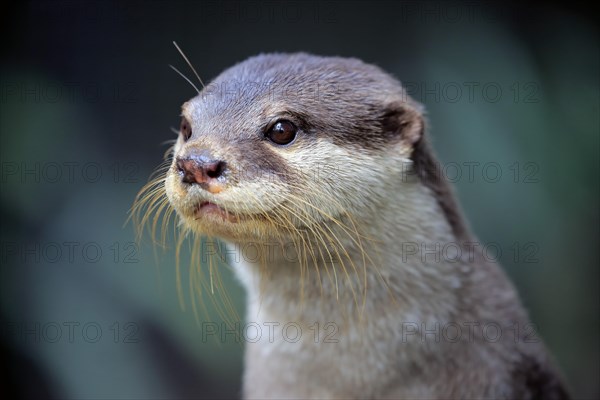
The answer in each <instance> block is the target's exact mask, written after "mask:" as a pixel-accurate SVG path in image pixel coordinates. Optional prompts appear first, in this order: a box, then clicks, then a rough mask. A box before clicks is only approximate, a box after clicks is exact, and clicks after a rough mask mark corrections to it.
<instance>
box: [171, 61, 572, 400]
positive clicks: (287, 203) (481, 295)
mask: <svg viewBox="0 0 600 400" xmlns="http://www.w3.org/2000/svg"><path fill="white" fill-rule="evenodd" d="M183 114H184V116H185V117H186V118H188V119H189V121H190V123H191V125H192V128H193V129H192V130H193V133H192V135H191V138H190V139H189V140H188V141H184V140H183V139H182V138H180V139H179V140H178V142H177V144H176V145H175V148H174V157H175V158H177V157H184V156H185V157H187V156H189V155H190V153H192V154H193V153H194V152H195V151H199V150H209V151H210V152H211V154H213V155H215V156H217V157H220V159H222V160H223V161H224V162H226V164H227V165H228V168H229V170H228V171H227V174H226V175H224V177H225V178H226V179H225V178H224V185H225V189H224V190H223V191H222V192H220V193H219V194H218V195H213V194H210V193H206V191H203V190H202V189H201V188H199V187H197V186H194V185H186V184H183V183H182V182H181V176H180V175H179V174H178V172H177V170H176V168H174V167H172V168H171V169H170V170H169V171H168V173H167V176H166V188H167V194H168V196H169V200H170V202H171V204H172V206H173V207H174V208H175V210H176V211H177V213H178V214H179V216H180V217H181V220H182V223H183V225H184V226H185V227H187V228H188V229H191V230H193V231H194V232H196V233H198V234H204V235H209V236H217V237H220V238H223V239H225V240H227V241H228V242H229V243H230V244H231V245H233V246H239V245H241V244H247V243H252V242H253V243H258V244H259V245H260V246H259V247H260V249H261V250H260V257H259V260H258V261H252V262H236V263H234V264H235V265H234V267H235V268H236V272H237V273H238V276H239V278H240V280H241V281H242V283H243V284H244V286H245V287H246V289H247V290H248V297H249V298H248V320H249V321H251V322H263V323H264V322H268V321H277V322H280V323H281V324H284V323H285V322H289V321H294V322H295V323H297V324H298V325H299V326H301V327H303V328H304V329H305V332H307V330H308V329H310V326H311V325H312V324H314V323H315V322H319V323H321V324H324V323H326V322H328V321H329V322H334V323H335V324H336V326H337V328H338V329H339V334H340V337H339V342H337V343H335V344H324V343H314V342H312V341H311V340H310V338H306V337H303V338H302V340H300V341H299V342H298V343H297V344H290V343H288V342H285V341H282V340H281V339H279V340H276V341H275V342H269V341H266V340H264V338H261V340H259V341H258V342H256V343H248V344H247V354H246V372H245V378H244V393H245V396H246V397H248V398H264V397H273V398H282V397H288V398H527V399H534V398H551V399H561V398H567V397H568V396H567V392H566V390H565V389H564V386H563V384H562V383H561V379H560V377H559V374H558V373H557V372H556V369H555V368H554V366H553V363H552V362H551V361H549V357H548V356H547V353H546V350H545V349H544V346H543V345H542V344H541V343H539V342H530V341H528V340H527V335H526V334H524V333H523V331H522V329H521V330H519V332H518V333H515V335H514V337H507V336H508V335H505V336H504V337H502V338H501V339H500V340H497V341H490V340H489V338H487V337H485V335H483V334H482V333H481V332H475V333H474V334H473V335H472V336H470V337H468V338H466V337H462V336H461V337H460V340H458V341H456V342H453V341H452V340H446V339H444V340H441V341H438V340H434V341H430V340H426V339H427V335H426V331H425V332H424V331H423V329H425V330H426V329H428V328H427V326H431V325H432V324H434V325H435V324H446V325H444V326H448V324H452V323H456V324H461V323H462V324H465V323H477V324H491V323H493V324H498V325H499V326H501V327H502V328H503V329H510V327H511V326H515V325H516V326H518V327H519V328H523V326H526V325H527V324H528V318H527V315H526V312H525V311H524V309H523V308H522V306H521V305H520V302H519V300H518V296H517V294H516V292H515V290H514V288H513V286H512V285H511V284H510V282H509V281H508V279H507V278H506V277H505V275H504V273H503V272H502V271H501V269H500V268H499V267H498V266H497V265H494V264H492V263H490V262H489V261H487V260H485V259H484V257H483V256H482V254H481V252H480V251H477V250H476V251H475V252H474V254H472V256H471V257H466V256H462V257H460V259H458V260H455V261H453V262H450V261H447V260H442V261H432V260H431V259H427V258H423V257H421V255H420V254H416V255H415V254H410V253H409V251H408V250H407V247H406V245H407V244H411V243H413V244H415V243H416V244H425V245H426V246H435V245H436V244H437V245H439V244H442V245H445V244H449V243H456V244H458V246H459V247H460V248H461V249H462V250H465V251H466V249H467V248H466V247H465V246H466V245H465V242H466V241H469V240H473V239H472V235H471V234H470V233H469V230H468V227H467V224H466V223H465V221H464V219H463V217H462V215H461V212H460V210H459V207H458V205H457V203H456V201H455V198H454V196H453V194H452V190H451V188H450V186H449V185H448V183H447V182H446V181H445V180H444V179H443V177H442V176H441V174H439V173H437V172H436V171H437V164H436V160H435V156H434V154H433V152H432V149H431V148H430V145H429V143H428V139H427V137H426V135H425V122H424V116H423V111H422V107H421V106H420V105H419V104H417V103H416V102H414V101H413V100H412V99H410V98H409V97H408V96H407V95H406V93H405V91H404V89H403V88H402V86H401V85H400V83H399V82H398V81H397V80H395V79H394V78H392V77H391V76H390V75H388V74H386V73H385V72H383V71H382V70H381V69H379V68H377V67H375V66H372V65H368V64H365V63H363V62H361V61H359V60H356V59H345V58H338V57H316V56H310V55H307V54H292V55H286V54H270V55H261V56H257V57H254V58H251V59H249V60H247V61H244V62H243V63H240V64H238V65H236V66H234V67H232V68H230V69H228V70H226V71H225V72H223V73H222V74H221V75H220V76H218V77H217V78H216V79H215V81H214V82H213V83H212V84H210V85H208V86H207V87H206V88H205V89H204V90H203V92H202V93H200V95H199V96H198V97H196V98H194V99H192V100H190V101H189V102H188V103H186V104H185V105H184V107H183ZM277 119H287V120H290V121H292V122H293V123H294V124H295V125H296V126H297V127H298V128H299V132H298V135H297V138H296V140H295V141H294V142H293V143H291V144H289V145H286V146H276V145H273V143H270V142H269V141H268V140H267V139H266V138H265V129H266V127H267V126H269V124H271V123H272V122H273V121H276V120H277ZM316 166H328V167H332V168H333V169H334V171H335V174H333V175H328V176H319V177H318V178H315V179H311V178H309V176H311V174H310V172H312V171H313V170H315V169H316ZM248 171H255V173H250V174H249V173H248ZM313 178H314V176H313ZM207 201H208V202H212V203H215V204H218V205H219V206H220V207H221V208H222V209H224V210H226V211H227V212H231V213H233V214H235V215H237V216H239V217H240V219H239V222H237V223H228V222H226V221H221V220H219V219H218V218H214V217H210V218H209V217H206V216H200V217H196V214H194V212H195V211H194V210H197V208H195V207H197V205H198V204H199V203H200V202H207ZM325 239H329V240H331V241H332V242H333V243H332V244H327V240H325ZM270 240H275V241H276V243H279V245H278V246H276V247H275V250H274V252H271V253H268V252H267V250H266V249H267V247H266V246H267V244H268V242H269V241H270ZM286 242H287V243H292V244H293V247H292V248H293V249H294V251H295V254H296V255H297V256H298V258H297V259H296V260H290V259H289V258H286V257H285V256H284V252H283V249H284V245H285V243H286ZM241 254H242V255H243V254H244V252H243V251H241ZM406 324H409V325H410V326H411V327H412V326H417V327H418V332H417V333H416V337H413V336H410V338H409V340H408V341H404V340H403V331H402V329H404V327H405V326H406ZM412 324H414V325H412ZM422 324H425V328H423V325H422ZM427 324H429V325H427ZM505 333H506V332H505ZM424 334H425V340H423V335H424Z"/></svg>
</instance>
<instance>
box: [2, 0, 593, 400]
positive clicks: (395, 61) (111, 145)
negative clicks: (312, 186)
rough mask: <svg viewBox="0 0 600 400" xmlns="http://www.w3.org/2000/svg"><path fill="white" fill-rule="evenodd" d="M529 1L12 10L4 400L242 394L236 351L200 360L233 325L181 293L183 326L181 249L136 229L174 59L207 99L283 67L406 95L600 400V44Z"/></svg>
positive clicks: (175, 84) (6, 81) (530, 304)
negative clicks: (270, 57) (247, 65)
mask: <svg viewBox="0 0 600 400" xmlns="http://www.w3.org/2000/svg"><path fill="white" fill-rule="evenodd" d="M524 3H525V2H509V3H506V2H502V3H476V2H441V3H435V2H427V3H420V2H415V1H400V2H310V1H308V2H300V1H298V2H287V3H280V2H266V3H263V2H257V1H249V2H241V3H238V2H214V1H213V2H210V1H209V2H191V1H170V2H167V1H165V2H163V1H130V2H123V3H117V2H115V3H113V2H79V1H58V2H27V1H22V2H3V3H2V5H0V15H1V19H2V20H1V25H0V26H1V28H0V29H2V31H1V33H2V53H1V54H2V62H1V65H0V73H1V75H0V76H1V92H0V106H1V112H0V117H1V120H0V128H1V141H0V144H1V150H0V156H1V162H2V164H1V165H2V174H1V193H0V201H1V214H0V215H1V218H2V220H1V223H2V224H1V244H2V248H1V250H2V251H1V257H2V266H1V270H0V274H1V276H0V288H1V292H0V296H1V297H0V299H1V308H0V313H1V314H0V316H1V322H2V331H1V337H2V346H1V347H0V350H1V353H2V356H3V358H5V361H3V363H4V365H5V366H8V369H9V371H8V373H7V372H5V373H4V374H3V376H2V387H1V388H0V390H2V392H3V393H12V394H13V395H15V394H18V395H20V396H21V397H27V398H35V399H39V398H45V397H54V398H56V397H59V398H77V399H91V398H94V399H98V398H124V397H127V398H182V397H187V398H192V397H197V396H198V395H205V396H207V397H213V396H216V395H220V396H223V397H230V396H237V395H238V393H239V387H240V376H241V371H242V368H241V360H242V358H241V354H242V351H243V346H242V344H240V343H235V341H234V340H211V339H208V340H203V339H202V326H203V325H202V322H205V321H209V320H210V321H219V319H218V316H216V315H208V316H206V315H205V316H201V317H200V318H201V321H200V324H199V323H198V322H197V321H196V320H195V318H194V313H193V311H192V308H191V306H190V303H191V300H190V299H189V297H188V295H189V293H185V289H184V293H183V295H184V306H185V307H184V309H182V308H181V307H180V305H179V304H178V295H177V290H176V284H175V272H174V268H175V266H174V256H173V251H172V249H167V250H166V251H165V252H163V251H162V250H161V251H158V252H156V255H155V254H154V252H153V246H151V245H150V244H149V241H148V240H144V241H143V242H142V244H141V245H140V246H139V247H132V246H133V244H132V242H134V241H135V238H134V231H133V228H132V226H131V224H127V225H125V226H124V223H125V220H126V218H127V215H128V214H127V213H128V210H129V208H130V206H131V204H132V202H133V199H134V196H135V194H136V193H137V191H138V190H139V189H140V188H141V187H142V185H143V184H144V182H145V181H146V180H147V178H148V176H149V175H150V174H151V172H152V171H153V169H154V168H155V167H156V166H157V165H158V164H159V163H160V162H161V160H162V153H163V152H164V150H165V149H166V147H165V146H164V145H161V143H162V142H164V141H166V140H170V139H173V138H174V137H175V136H174V134H173V133H172V132H171V130H170V128H171V127H177V126H178V124H179V116H178V115H179V111H180V105H181V104H182V103H183V102H184V101H185V100H187V99H188V98H190V97H192V96H193V95H194V90H193V89H192V88H191V87H190V86H189V85H188V84H187V83H186V82H185V81H184V80H183V79H181V78H180V77H179V76H177V75H176V74H175V73H174V72H173V71H172V70H171V69H170V68H168V64H173V65H175V66H177V67H178V68H179V69H180V70H182V71H183V72H184V73H185V74H186V75H188V76H190V77H192V74H191V72H190V71H189V69H188V68H187V66H186V65H185V62H184V61H183V60H182V59H181V57H180V56H179V54H178V53H177V51H176V50H175V48H174V47H173V45H172V43H171V42H172V41H173V40H175V41H177V42H178V44H179V45H180V46H181V47H182V48H183V50H184V51H185V52H186V53H187V55H188V56H189V58H190V59H191V61H192V62H193V64H194V65H195V67H196V69H197V70H198V71H199V73H200V75H201V76H202V78H203V79H204V81H205V82H207V81H209V80H210V78H212V77H214V76H216V74H218V73H219V72H220V71H221V70H223V69H224V68H226V67H229V66H231V65H232V64H233V63H235V62H239V61H241V60H243V59H245V58H246V57H248V56H251V55H255V54H257V53H260V52H272V51H285V52H293V51H307V52H311V53H316V54H322V55H342V56H352V57H358V58H361V59H363V60H365V61H367V62H371V63H374V64H377V65H379V66H381V67H383V68H384V69H385V70H387V71H389V72H391V73H392V74H394V75H395V76H396V77H398V78H399V79H400V80H401V81H403V82H404V84H405V85H406V86H407V87H408V88H409V92H410V93H411V94H412V95H413V97H414V98H416V99H417V100H419V101H421V102H422V103H424V104H425V106H426V108H427V110H428V117H429V120H430V125H431V136H432V138H433V143H434V147H435V148H436V150H437V152H438V154H439V156H440V159H441V161H442V162H443V165H445V166H447V167H448V169H447V170H446V171H447V174H448V176H449V177H450V178H452V179H453V181H455V186H456V188H457V192H458V195H459V197H460V200H461V202H462V205H463V208H464V210H465V213H466V214H467V216H468V217H469V220H470V222H471V225H472V227H473V229H474V231H475V232H476V233H477V235H478V236H479V238H480V240H481V242H482V243H483V244H493V246H492V250H494V249H498V248H499V249H501V250H502V254H501V255H500V256H499V259H500V262H501V263H502V264H503V266H504V268H505V269H506V271H507V272H508V274H509V275H510V276H511V278H512V279H513V280H514V282H515V284H516V286H517V287H518V289H519V292H520V293H521V295H522V298H523V301H524V304H525V306H526V307H527V309H528V310H529V311H530V314H531V317H532V320H533V321H534V323H535V324H536V327H537V332H538V333H539V335H540V336H541V337H543V338H544V340H545V341H546V343H547V345H548V347H549V348H550V349H551V351H552V352H553V354H554V355H555V356H556V359H557V361H558V363H559V364H560V365H561V367H562V369H563V370H564V372H565V375H566V378H567V380H568V382H569V385H570V386H571V388H572V391H573V393H574V394H575V395H576V396H577V397H582V398H597V397H598V395H600V390H599V381H598V376H599V373H600V371H599V348H598V347H599V346H598V344H599V343H598V338H599V337H600V336H599V333H600V332H599V321H598V315H599V297H598V283H599V279H598V278H599V276H598V265H599V263H598V261H599V257H598V256H599V254H598V239H599V225H598V200H599V190H598V189H599V187H598V166H599V165H598V144H599V143H598V137H599V135H598V127H599V120H598V108H599V86H598V71H599V52H598V37H599V35H598V34H599V32H598V27H597V25H596V24H595V18H594V13H593V12H592V11H591V10H588V9H586V8H585V7H584V6H581V5H579V4H578V3H576V2H572V1H571V2H565V3H564V4H563V3H558V2H556V3H555V2H550V3H544V4H541V3H540V4H537V3H529V4H524ZM469 88H473V91H472V92H471V91H469ZM469 162H479V163H480V164H479V166H478V167H477V169H475V170H474V172H475V174H474V175H473V177H472V179H471V178H470V177H469V176H468V169H467V168H466V164H465V163H469ZM490 163H491V164H490ZM457 166H458V168H457ZM490 166H491V167H492V168H491V169H488V167H490ZM484 167H486V168H485V169H484ZM498 170H499V171H500V172H501V174H502V175H501V176H499V177H498V178H496V174H497V171H498ZM517 172H518V174H517ZM458 173H460V174H461V175H457V174H458ZM69 249H73V251H72V252H70V251H69ZM183 276H184V286H186V285H185V276H186V272H185V271H183ZM224 279H225V286H226V287H227V289H228V292H229V294H230V295H231V297H232V298H233V300H234V302H235V305H236V307H238V309H239V310H240V312H242V310H243V292H242V290H241V288H240V287H239V285H238V284H237V283H236V282H235V281H234V280H232V279H231V276H230V274H229V272H228V271H224ZM208 308H209V310H208V313H209V314H214V312H213V310H212V308H211V306H210V303H209V304H208ZM3 397H4V396H3ZM4 398H8V397H4Z"/></svg>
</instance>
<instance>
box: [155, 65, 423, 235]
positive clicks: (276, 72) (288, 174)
mask: <svg viewBox="0 0 600 400" xmlns="http://www.w3.org/2000/svg"><path fill="white" fill-rule="evenodd" d="M422 131H423V122H422V117H421V113H420V107H419V105H418V104H416V103H415V102H413V101H412V100H410V99H409V98H408V97H407V95H406V93H405V92H404V90H403V89H402V87H401V85H400V83H399V82H398V81H397V80H395V79H394V78H392V77H391V76H390V75H388V74H386V73H385V72H383V71H382V70H381V69H379V68H377V67H375V66H372V65H368V64H365V63H363V62H361V61H359V60H356V59H346V58H337V57H317V56H310V55H307V54H291V55H286V54H267V55H259V56H257V57H253V58H250V59H248V60H246V61H244V62H242V63H240V64H237V65H235V66H233V67H231V68H230V69H228V70H226V71H225V72H223V73H222V74H221V75H219V76H218V77H217V78H216V79H215V80H214V81H213V82H212V83H211V84H209V85H208V86H206V87H205V88H204V89H203V90H202V91H201V92H200V93H199V95H198V96H197V97H195V98H193V99H191V100H190V101H188V102H186V103H185V104H184V105H183V107H182V121H181V129H180V132H179V137H178V139H177V142H176V144H175V146H174V148H173V154H172V155H173V159H172V164H171V166H170V169H169V170H168V172H167V176H166V180H165V186H166V192H167V196H168V198H169V201H170V203H171V205H172V206H173V207H174V208H175V210H176V211H177V213H178V215H179V216H180V218H181V219H182V222H183V224H184V225H185V226H186V227H188V228H190V229H191V230H193V231H195V232H198V233H202V234H206V235H209V236H217V237H222V238H225V239H232V240H250V239H251V240H260V239H266V238H272V237H278V238H281V237H285V236H288V235H294V234H296V233H297V232H300V231H302V230H303V231H307V232H311V231H312V232H317V230H316V229H315V228H314V227H315V226H318V225H322V224H331V225H333V224H334V223H337V224H339V221H343V219H344V216H345V215H349V214H350V215H354V216H361V215H365V213H366V212H367V210H373V209H377V207H378V206H379V205H380V204H382V203H383V202H385V201H389V182H390V181H391V180H394V181H396V182H399V181H400V180H401V178H402V177H401V174H402V172H403V170H404V168H405V167H406V161H407V160H409V159H410V157H411V154H412V151H413V148H414V147H415V145H416V144H417V143H418V142H419V140H420V138H421V135H422Z"/></svg>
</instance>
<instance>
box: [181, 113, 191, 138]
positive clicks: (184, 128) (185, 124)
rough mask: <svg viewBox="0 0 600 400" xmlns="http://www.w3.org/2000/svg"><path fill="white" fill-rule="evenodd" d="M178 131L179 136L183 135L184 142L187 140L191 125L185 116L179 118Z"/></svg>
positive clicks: (189, 135)
mask: <svg viewBox="0 0 600 400" xmlns="http://www.w3.org/2000/svg"><path fill="white" fill-rule="evenodd" d="M179 131H180V132H181V136H183V141H184V142H187V140H188V139H189V138H190V137H192V126H191V125H190V122H189V121H188V120H187V118H185V117H183V118H181V126H180V127H179Z"/></svg>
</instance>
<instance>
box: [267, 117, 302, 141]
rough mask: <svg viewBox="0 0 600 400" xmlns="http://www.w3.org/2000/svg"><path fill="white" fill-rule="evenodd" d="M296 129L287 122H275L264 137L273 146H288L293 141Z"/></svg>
mask: <svg viewBox="0 0 600 400" xmlns="http://www.w3.org/2000/svg"><path fill="white" fill-rule="evenodd" d="M297 133H298V128H296V125H294V124H293V123H292V122H290V121H287V120H285V119H284V120H281V121H277V122H276V123H275V124H274V125H273V126H272V127H271V128H270V129H269V130H268V131H267V133H266V135H265V136H266V137H267V138H269V140H270V141H271V142H273V143H275V144H280V145H284V144H289V143H291V142H293V141H294V139H295V138H296V134H297Z"/></svg>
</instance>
